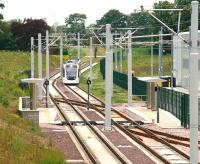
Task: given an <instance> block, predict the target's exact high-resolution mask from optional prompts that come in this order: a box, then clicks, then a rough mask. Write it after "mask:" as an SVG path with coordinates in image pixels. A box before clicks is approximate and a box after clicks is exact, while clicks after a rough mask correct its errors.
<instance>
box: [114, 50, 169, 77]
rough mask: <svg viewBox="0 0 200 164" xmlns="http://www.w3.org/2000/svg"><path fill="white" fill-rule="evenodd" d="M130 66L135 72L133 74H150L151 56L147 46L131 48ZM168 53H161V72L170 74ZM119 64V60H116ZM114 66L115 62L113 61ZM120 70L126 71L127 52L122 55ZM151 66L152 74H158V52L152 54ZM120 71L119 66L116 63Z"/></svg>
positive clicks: (138, 75)
mask: <svg viewBox="0 0 200 164" xmlns="http://www.w3.org/2000/svg"><path fill="white" fill-rule="evenodd" d="M132 53H133V56H132V68H133V70H134V72H135V76H137V77H141V76H150V75H151V62H150V61H151V56H150V49H149V48H133V50H132ZM170 62H171V56H170V54H165V55H163V74H164V75H170V67H171V63H170ZM118 64H119V62H118ZM114 66H115V63H114ZM122 66H123V68H122V72H123V73H127V53H124V55H123V63H122ZM114 68H115V67H114ZM153 68H154V70H153V71H154V76H157V75H158V54H154V55H153ZM118 70H119V71H120V66H119V65H118Z"/></svg>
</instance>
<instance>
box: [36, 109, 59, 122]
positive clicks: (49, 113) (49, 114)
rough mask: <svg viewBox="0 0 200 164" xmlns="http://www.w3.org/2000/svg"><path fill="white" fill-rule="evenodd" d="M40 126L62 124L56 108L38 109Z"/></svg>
mask: <svg viewBox="0 0 200 164" xmlns="http://www.w3.org/2000/svg"><path fill="white" fill-rule="evenodd" d="M38 110H39V124H60V123H61V121H60V117H59V115H58V113H57V111H56V110H55V109H54V108H38Z"/></svg>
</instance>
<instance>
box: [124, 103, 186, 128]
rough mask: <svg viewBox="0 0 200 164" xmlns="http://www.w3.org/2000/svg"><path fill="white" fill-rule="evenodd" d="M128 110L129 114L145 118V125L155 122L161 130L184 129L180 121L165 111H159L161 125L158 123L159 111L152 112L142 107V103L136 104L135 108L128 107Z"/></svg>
mask: <svg viewBox="0 0 200 164" xmlns="http://www.w3.org/2000/svg"><path fill="white" fill-rule="evenodd" d="M126 110H127V112H128V113H132V114H135V115H137V116H139V117H141V118H143V119H144V120H145V121H144V122H145V123H153V122H155V123H156V124H157V125H158V126H160V127H161V128H182V127H181V122H180V120H179V119H177V118H176V117H175V116H174V115H172V114H171V113H169V112H167V111H165V110H163V109H159V113H160V114H159V117H160V122H159V123H157V111H152V110H151V109H148V108H147V107H146V106H143V105H141V103H134V105H133V107H126Z"/></svg>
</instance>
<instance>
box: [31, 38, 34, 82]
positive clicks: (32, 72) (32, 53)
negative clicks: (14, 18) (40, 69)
mask: <svg viewBox="0 0 200 164" xmlns="http://www.w3.org/2000/svg"><path fill="white" fill-rule="evenodd" d="M31 78H34V37H31Z"/></svg>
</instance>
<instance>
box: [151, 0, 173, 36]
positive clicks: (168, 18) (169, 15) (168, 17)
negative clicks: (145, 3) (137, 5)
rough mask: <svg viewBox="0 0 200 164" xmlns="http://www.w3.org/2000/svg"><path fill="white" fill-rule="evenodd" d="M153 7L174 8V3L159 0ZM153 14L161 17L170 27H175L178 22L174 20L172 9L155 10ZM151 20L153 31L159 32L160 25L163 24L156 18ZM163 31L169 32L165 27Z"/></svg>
mask: <svg viewBox="0 0 200 164" xmlns="http://www.w3.org/2000/svg"><path fill="white" fill-rule="evenodd" d="M153 8H154V9H172V8H174V4H173V3H170V2H168V1H159V2H158V3H154V5H153ZM153 14H154V15H155V16H156V17H157V18H159V19H160V20H161V21H162V22H164V23H165V24H167V25H168V26H169V27H171V28H173V29H174V28H175V27H176V25H175V24H176V23H175V22H174V20H173V14H174V12H171V11H154V12H153ZM151 20H152V21H151V25H152V31H153V32H154V33H158V31H159V30H160V27H161V26H162V25H161V24H160V23H159V22H158V21H157V20H155V19H154V18H153V19H151ZM174 30H175V29H174ZM163 31H164V32H168V30H167V29H166V28H164V30H163Z"/></svg>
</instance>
